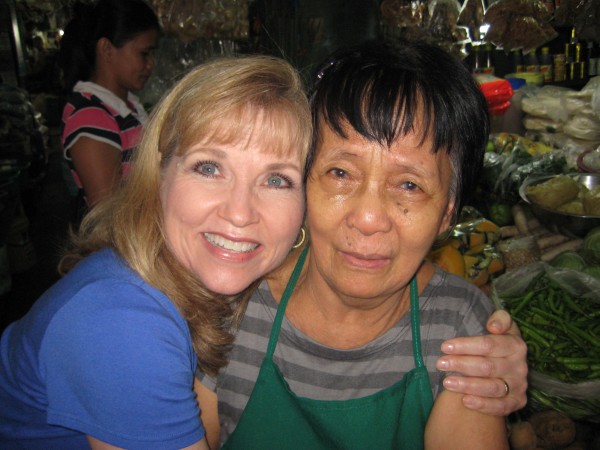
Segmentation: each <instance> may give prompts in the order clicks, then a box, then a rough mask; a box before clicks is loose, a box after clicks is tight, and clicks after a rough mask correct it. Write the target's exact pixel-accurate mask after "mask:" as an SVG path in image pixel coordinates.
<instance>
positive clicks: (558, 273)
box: [491, 262, 600, 419]
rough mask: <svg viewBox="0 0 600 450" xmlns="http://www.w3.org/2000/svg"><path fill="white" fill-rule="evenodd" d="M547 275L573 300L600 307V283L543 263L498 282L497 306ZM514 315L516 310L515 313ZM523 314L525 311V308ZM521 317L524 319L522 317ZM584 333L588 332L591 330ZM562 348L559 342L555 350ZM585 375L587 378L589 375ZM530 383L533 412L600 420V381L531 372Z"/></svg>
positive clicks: (494, 287)
mask: <svg viewBox="0 0 600 450" xmlns="http://www.w3.org/2000/svg"><path fill="white" fill-rule="evenodd" d="M544 273H545V274H546V276H547V277H548V278H549V279H550V280H552V281H555V282H556V283H557V284H558V285H560V287H561V288H562V289H563V290H565V291H566V292H568V293H569V294H570V295H571V296H572V297H574V298H579V299H586V300H587V301H589V302H592V303H594V304H596V306H600V280H598V279H596V278H594V277H592V276H591V275H588V274H586V273H583V272H579V271H575V270H568V269H560V268H556V267H553V266H551V265H549V264H546V263H543V262H537V263H532V264H529V265H527V266H524V267H521V268H519V269H517V270H514V271H511V272H506V273H505V274H503V275H501V276H500V277H498V278H496V279H494V280H493V281H492V289H491V298H492V300H493V302H494V303H495V305H496V306H497V307H498V308H501V309H504V308H505V306H506V300H504V299H508V298H510V297H516V296H521V295H523V294H525V293H526V292H527V291H528V288H529V286H530V284H531V283H532V282H533V280H534V279H536V278H537V277H538V276H539V275H540V274H544ZM530 292H531V291H530ZM545 309H547V310H549V311H550V310H551V309H552V308H550V307H546V308H545ZM513 311H515V310H514V309H513ZM521 311H524V309H523V308H521ZM553 314H556V313H553ZM519 316H521V317H523V316H522V315H521V314H519ZM526 325H527V324H526V323H521V331H522V332H523V336H524V339H525V341H526V342H528V341H529V343H530V342H532V339H531V338H528V337H527V336H528V334H527V330H526V329H525V326H526ZM553 326H554V327H557V329H558V327H559V324H558V323H556V324H553ZM537 331H538V333H539V332H540V331H539V330H537ZM583 331H584V332H587V331H588V330H583ZM529 343H528V345H529ZM559 344H560V343H559V342H556V343H555V344H554V345H553V346H552V348H554V347H555V345H559ZM531 345H532V344H531ZM586 346H589V343H587V341H585V342H584V343H583V344H581V348H584V347H585V348H587V347H586ZM567 351H569V352H574V349H573V348H572V346H568V349H567ZM532 353H533V352H531V351H530V354H529V356H528V358H535V357H536V355H535V354H532ZM541 361H545V360H544V359H542V358H540V359H539V360H538V361H537V362H541ZM535 363H536V361H534V360H531V359H530V364H531V365H534V364H535ZM584 373H585V374H587V372H584ZM528 381H529V388H528V394H529V399H530V403H529V405H530V406H532V407H533V409H542V408H544V409H547V408H552V409H556V410H557V411H561V412H563V413H565V414H566V415H568V416H570V417H572V418H574V419H593V418H595V419H600V380H596V379H592V380H589V381H581V382H576V383H569V382H564V381H561V380H559V379H558V378H557V377H555V376H551V375H549V374H546V373H541V372H540V371H539V370H537V371H536V370H535V369H531V368H530V370H529V380H528Z"/></svg>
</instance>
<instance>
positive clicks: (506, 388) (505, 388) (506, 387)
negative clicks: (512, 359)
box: [502, 380, 510, 397]
mask: <svg viewBox="0 0 600 450" xmlns="http://www.w3.org/2000/svg"><path fill="white" fill-rule="evenodd" d="M502 381H504V391H505V392H504V396H505V397H506V396H507V395H508V394H509V393H510V387H508V383H507V382H506V381H505V380H502Z"/></svg>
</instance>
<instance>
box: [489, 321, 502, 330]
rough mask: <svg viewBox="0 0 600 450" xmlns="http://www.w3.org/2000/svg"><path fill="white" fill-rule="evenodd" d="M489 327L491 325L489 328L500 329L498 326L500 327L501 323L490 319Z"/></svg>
mask: <svg viewBox="0 0 600 450" xmlns="http://www.w3.org/2000/svg"><path fill="white" fill-rule="evenodd" d="M490 327H491V328H496V329H500V327H501V324H500V322H498V321H497V320H492V322H491V323H490Z"/></svg>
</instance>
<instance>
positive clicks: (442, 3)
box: [428, 0, 460, 41]
mask: <svg viewBox="0 0 600 450" xmlns="http://www.w3.org/2000/svg"><path fill="white" fill-rule="evenodd" d="M459 9H460V5H459V4H458V2H456V0H433V1H431V2H430V3H429V14H430V16H429V21H428V28H429V31H430V32H431V34H432V35H433V36H434V37H436V38H438V39H443V40H446V41H455V40H456V22H457V20H458V14H459Z"/></svg>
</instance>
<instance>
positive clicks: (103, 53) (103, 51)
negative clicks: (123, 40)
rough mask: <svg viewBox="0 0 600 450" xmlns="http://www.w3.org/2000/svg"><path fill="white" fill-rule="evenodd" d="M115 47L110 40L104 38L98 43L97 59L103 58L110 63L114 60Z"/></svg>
mask: <svg viewBox="0 0 600 450" xmlns="http://www.w3.org/2000/svg"><path fill="white" fill-rule="evenodd" d="M114 49H115V46H114V45H113V44H112V42H110V40H109V39H107V38H105V37H102V38H100V39H98V42H96V58H101V59H102V60H104V61H110V59H111V58H112V54H113V50H114Z"/></svg>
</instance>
